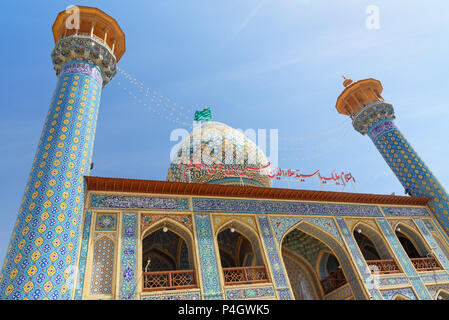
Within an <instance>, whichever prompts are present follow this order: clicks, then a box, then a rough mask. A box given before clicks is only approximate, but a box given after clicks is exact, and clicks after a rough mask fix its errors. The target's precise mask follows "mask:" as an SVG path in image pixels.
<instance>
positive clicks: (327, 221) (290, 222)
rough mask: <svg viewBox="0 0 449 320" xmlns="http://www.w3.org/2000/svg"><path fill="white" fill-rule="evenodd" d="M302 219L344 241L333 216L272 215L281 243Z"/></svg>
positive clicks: (275, 230)
mask: <svg viewBox="0 0 449 320" xmlns="http://www.w3.org/2000/svg"><path fill="white" fill-rule="evenodd" d="M301 220H305V221H307V222H309V223H311V224H313V225H315V226H317V227H319V228H321V229H323V230H326V231H327V232H329V233H330V234H332V235H333V236H334V237H335V238H336V239H337V240H339V241H340V243H342V240H341V237H340V234H339V233H338V230H337V228H336V226H335V223H334V220H332V219H331V218H299V217H295V218H290V217H273V216H272V217H270V221H271V225H272V226H273V230H274V234H275V236H276V240H277V242H278V243H280V241H281V239H282V237H283V236H284V235H285V233H286V232H287V231H288V230H290V229H291V228H292V227H293V226H294V225H297V224H298V223H299V222H300V221H301Z"/></svg>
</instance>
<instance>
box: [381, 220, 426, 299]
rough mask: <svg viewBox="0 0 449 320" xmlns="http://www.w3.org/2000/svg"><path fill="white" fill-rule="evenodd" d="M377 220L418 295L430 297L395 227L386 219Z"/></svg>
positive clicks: (421, 297) (424, 297) (422, 297)
mask: <svg viewBox="0 0 449 320" xmlns="http://www.w3.org/2000/svg"><path fill="white" fill-rule="evenodd" d="M377 222H378V224H379V226H380V228H381V229H382V232H383V233H384V235H385V237H386V238H387V241H388V242H389V244H390V246H391V247H392V249H393V251H394V253H395V255H396V257H397V259H398V262H399V264H400V265H401V266H402V269H403V270H404V271H405V273H406V274H407V276H408V277H409V279H410V280H411V282H412V284H413V288H414V289H415V290H416V292H417V294H418V297H419V298H420V299H423V300H428V299H430V296H429V293H428V292H427V290H426V288H425V286H424V284H423V283H422V282H421V280H420V279H419V276H418V273H417V272H416V270H415V268H414V267H413V264H412V263H411V261H410V259H409V258H408V256H407V254H406V252H405V251H404V248H403V247H402V245H401V243H400V242H399V240H398V238H397V237H396V235H395V234H394V232H393V229H391V226H390V225H389V224H388V222H387V221H386V220H385V219H378V220H377Z"/></svg>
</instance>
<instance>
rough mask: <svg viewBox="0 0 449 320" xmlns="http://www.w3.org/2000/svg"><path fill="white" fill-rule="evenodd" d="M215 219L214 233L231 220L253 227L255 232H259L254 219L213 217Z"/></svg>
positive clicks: (233, 216)
mask: <svg viewBox="0 0 449 320" xmlns="http://www.w3.org/2000/svg"><path fill="white" fill-rule="evenodd" d="M213 219H214V223H213V225H214V232H216V231H217V230H218V229H219V228H220V227H221V226H222V225H224V224H226V223H228V222H229V221H231V220H235V221H240V222H242V223H243V224H244V225H248V226H250V227H252V228H253V229H254V230H257V226H256V222H255V221H254V217H248V216H235V215H232V216H216V215H214V216H213Z"/></svg>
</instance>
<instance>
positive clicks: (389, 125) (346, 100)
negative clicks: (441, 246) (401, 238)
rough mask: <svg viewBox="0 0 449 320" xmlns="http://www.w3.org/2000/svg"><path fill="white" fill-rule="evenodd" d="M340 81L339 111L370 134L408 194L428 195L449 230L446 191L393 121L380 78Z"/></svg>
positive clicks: (435, 211)
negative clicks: (341, 83) (384, 97)
mask: <svg viewBox="0 0 449 320" xmlns="http://www.w3.org/2000/svg"><path fill="white" fill-rule="evenodd" d="M343 85H344V86H345V90H344V91H343V92H342V94H341V95H340V96H339V97H338V99H337V105H336V108H337V110H338V112H339V113H341V114H345V115H349V116H350V117H351V119H352V120H353V121H352V124H353V126H354V129H355V130H357V131H358V132H360V133H361V134H362V135H365V134H367V135H368V136H369V137H370V138H371V140H372V141H373V143H374V145H375V146H376V148H377V149H378V150H379V152H380V153H381V155H382V156H383V158H384V159H385V161H386V162H387V163H388V165H389V166H390V168H391V170H393V172H394V174H395V175H396V177H397V178H398V179H399V181H400V182H401V184H402V185H403V186H404V188H405V191H406V192H407V193H408V194H409V195H411V196H422V197H429V198H431V200H430V201H429V203H428V206H429V208H430V210H431V211H432V212H433V214H434V215H435V217H436V219H437V220H438V221H439V222H440V223H441V225H442V226H443V228H444V230H445V232H446V233H448V232H449V219H448V218H449V217H448V212H449V195H448V194H447V192H446V190H445V189H444V188H443V186H442V185H441V184H440V183H439V182H438V180H437V178H436V177H435V176H434V175H433V174H432V172H431V171H430V169H429V168H428V167H427V166H426V165H425V164H424V161H422V160H421V158H420V157H419V155H418V154H417V153H416V151H415V150H413V148H412V146H411V144H410V143H409V142H408V141H407V140H406V139H405V137H404V136H403V135H402V133H401V132H400V131H399V129H398V128H397V127H396V125H395V124H394V121H393V120H394V119H395V115H394V110H393V106H392V105H391V104H389V103H387V102H385V101H384V99H383V98H382V96H381V93H382V85H381V83H380V81H378V80H375V79H365V80H360V81H357V82H353V81H352V80H351V79H345V81H344V83H343Z"/></svg>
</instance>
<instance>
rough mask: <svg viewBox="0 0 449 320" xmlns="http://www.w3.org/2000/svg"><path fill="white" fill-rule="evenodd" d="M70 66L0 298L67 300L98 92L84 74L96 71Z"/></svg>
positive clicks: (18, 225)
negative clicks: (68, 279) (68, 280)
mask: <svg viewBox="0 0 449 320" xmlns="http://www.w3.org/2000/svg"><path fill="white" fill-rule="evenodd" d="M77 64H81V65H82V68H77V67H71V65H70V64H66V65H65V67H64V68H63V70H62V71H61V73H60V76H59V79H58V82H57V87H56V90H55V92H54V96H53V99H52V101H51V105H50V110H49V112H48V115H47V118H46V120H45V124H44V127H43V130H42V135H41V138H40V141H39V145H38V148H37V151H36V156H35V158H34V162H33V165H32V168H31V172H30V175H29V179H28V182H27V186H26V188H25V193H24V197H23V200H22V204H21V207H20V210H19V214H18V218H17V223H16V225H15V227H14V231H13V234H12V237H11V242H10V246H9V248H8V252H7V255H6V259H5V264H4V267H3V269H2V273H1V275H0V279H1V280H0V299H24V298H27V299H31V300H38V299H44V298H46V299H64V300H66V299H71V297H72V293H73V291H72V290H68V289H69V288H68V285H70V283H68V282H67V280H66V278H68V275H69V274H71V273H72V272H73V270H76V265H75V264H76V263H77V261H78V252H79V245H80V240H81V231H82V219H83V199H84V180H83V176H84V175H89V171H90V164H91V158H92V151H93V142H94V136H95V127H96V121H97V114H98V106H99V101H100V96H101V88H102V83H99V82H97V80H96V77H93V76H92V74H98V73H99V71H98V69H97V68H96V67H94V66H91V65H89V64H83V63H82V62H81V61H78V63H77ZM85 70H89V72H87V73H86V72H84V71H85ZM100 78H101V75H100ZM71 281H73V279H72V280H71Z"/></svg>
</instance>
